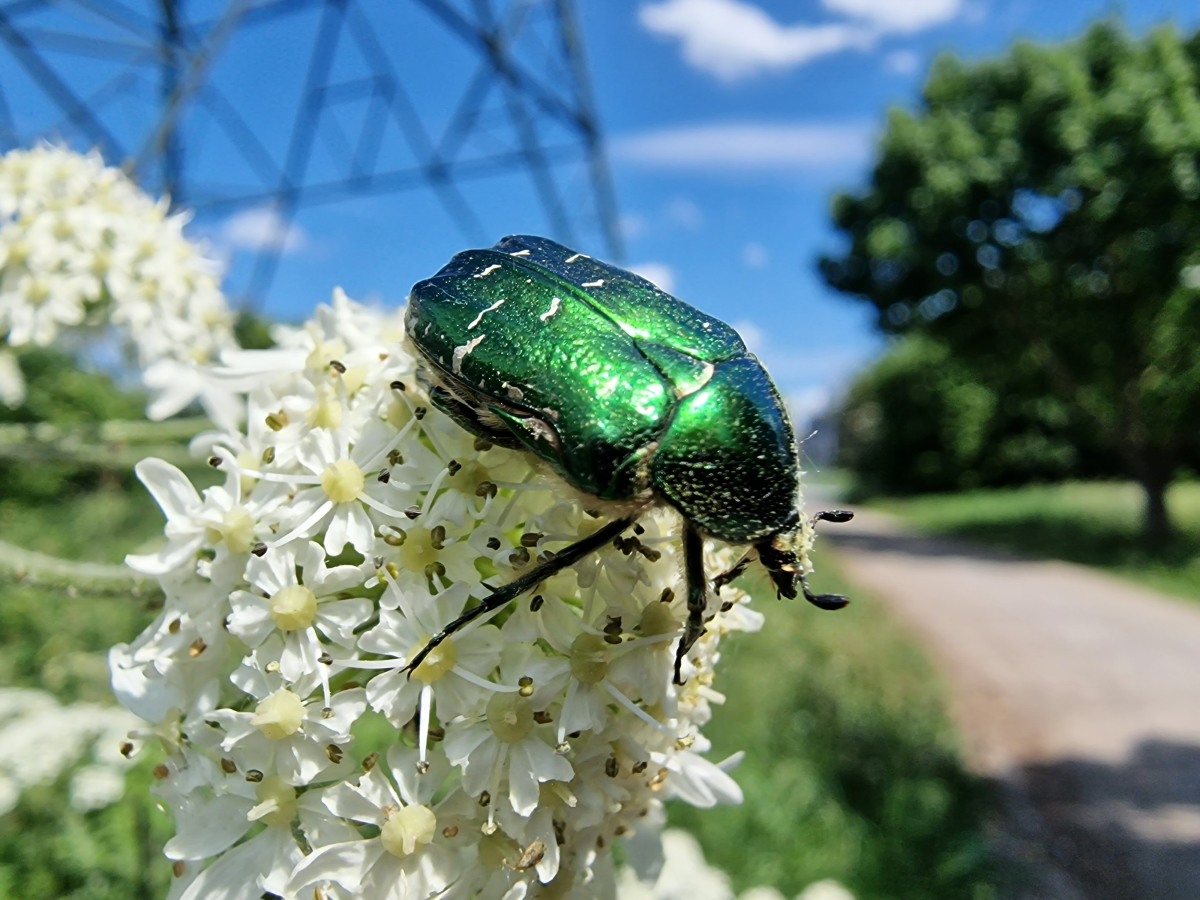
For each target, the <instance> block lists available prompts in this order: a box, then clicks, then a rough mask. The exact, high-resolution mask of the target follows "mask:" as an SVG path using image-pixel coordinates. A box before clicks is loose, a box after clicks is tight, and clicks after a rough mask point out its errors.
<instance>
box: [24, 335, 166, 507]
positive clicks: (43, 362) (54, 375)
mask: <svg viewBox="0 0 1200 900" xmlns="http://www.w3.org/2000/svg"><path fill="white" fill-rule="evenodd" d="M18 360H19V362H20V366H21V371H22V374H23V375H24V376H25V382H26V396H25V400H24V401H23V402H22V403H21V405H20V406H17V407H15V408H12V409H10V408H8V407H7V406H5V405H3V404H0V423H23V424H25V423H38V422H53V423H55V424H56V425H62V426H68V427H72V428H80V429H86V428H89V427H93V426H96V425H98V424H99V423H101V422H104V421H107V420H109V419H140V418H142V409H143V407H144V405H145V400H144V398H142V397H140V396H138V395H136V394H133V393H131V392H129V391H125V390H122V389H121V388H120V387H118V386H117V385H116V384H115V383H114V382H113V380H112V378H110V377H109V376H107V375H105V374H102V373H100V372H89V371H85V370H83V369H80V368H79V366H78V365H76V363H75V362H74V360H73V359H72V358H71V357H70V356H68V355H66V354H64V353H60V352H58V351H56V350H53V349H45V348H32V349H25V350H22V351H21V352H20V353H19V354H18ZM113 481H116V482H119V483H121V484H123V485H127V486H131V485H132V484H133V481H132V479H131V478H130V477H129V475H128V473H127V472H124V471H123V470H114V469H111V468H108V467H107V466H105V465H104V460H103V458H102V457H101V458H97V459H95V460H91V461H88V462H79V463H72V464H61V465H36V466H30V465H28V464H27V463H26V462H24V461H22V460H20V459H16V460H10V459H4V458H0V497H2V498H5V499H8V500H17V499H21V498H24V499H27V500H31V501H38V500H40V501H44V502H51V501H53V500H54V499H55V498H57V497H58V496H59V495H61V494H63V493H64V492H67V491H72V490H80V489H89V488H92V487H95V486H97V485H99V484H100V483H102V482H108V483H112V482H113Z"/></svg>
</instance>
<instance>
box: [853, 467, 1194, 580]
mask: <svg viewBox="0 0 1200 900" xmlns="http://www.w3.org/2000/svg"><path fill="white" fill-rule="evenodd" d="M870 505H871V506H872V507H873V508H876V509H880V510H882V511H884V512H889V513H893V514H895V515H898V516H900V517H902V518H904V519H906V520H908V521H909V522H911V523H912V524H913V525H916V526H917V527H918V528H920V529H921V530H922V531H926V532H930V533H935V534H952V535H957V536H960V537H964V538H969V539H971V540H975V541H979V542H981V543H984V544H988V545H990V546H993V547H1000V548H1003V549H1006V550H1011V551H1013V552H1015V553H1018V554H1021V555H1023V556H1029V557H1033V558H1037V559H1061V560H1066V561H1068V562H1075V563H1080V564H1082V565H1086V566H1094V567H1096V568H1099V569H1104V570H1106V571H1109V572H1111V573H1113V574H1114V575H1119V576H1121V577H1124V578H1128V579H1130V580H1133V581H1136V582H1138V583H1140V584H1144V585H1146V586H1148V587H1152V588H1155V589H1157V590H1160V591H1164V592H1166V593H1169V594H1174V595H1176V596H1180V597H1187V598H1191V599H1197V600H1200V483H1197V482H1180V483H1177V484H1175V485H1174V486H1173V487H1172V488H1171V491H1170V493H1169V494H1168V498H1167V505H1168V509H1169V510H1170V513H1171V516H1172V519H1173V521H1174V523H1175V525H1176V534H1175V536H1174V538H1173V539H1172V540H1170V541H1167V542H1165V543H1160V544H1154V543H1148V542H1146V541H1145V540H1144V539H1143V538H1142V537H1141V533H1140V531H1141V511H1142V495H1141V491H1140V489H1139V488H1138V487H1137V486H1136V485H1134V484H1131V483H1127V482H1068V483H1064V484H1056V485H1029V486H1026V487H1020V488H1009V489H997V490H980V491H966V492H963V493H959V494H932V495H926V496H920V497H910V498H903V499H897V498H886V499H873V500H871V501H870Z"/></svg>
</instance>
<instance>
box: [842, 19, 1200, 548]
mask: <svg viewBox="0 0 1200 900" xmlns="http://www.w3.org/2000/svg"><path fill="white" fill-rule="evenodd" d="M1198 66H1200V37H1197V36H1189V37H1183V36H1181V35H1180V34H1179V33H1178V32H1177V31H1176V30H1175V29H1174V28H1172V27H1169V26H1168V27H1164V28H1160V29H1158V30H1156V31H1154V32H1153V33H1151V34H1150V35H1148V36H1147V37H1145V38H1143V39H1138V40H1135V39H1133V38H1131V37H1130V36H1129V35H1127V34H1126V33H1125V32H1124V31H1123V30H1122V29H1121V28H1120V27H1119V26H1118V25H1116V24H1113V23H1104V24H1099V25H1096V26H1094V27H1093V28H1092V29H1091V30H1089V31H1088V32H1087V34H1085V35H1084V36H1083V37H1082V38H1081V39H1079V40H1077V41H1074V42H1071V43H1067V44H1063V45H1060V46H1051V47H1045V46H1036V45H1033V44H1028V43H1023V44H1018V45H1017V46H1016V47H1014V48H1013V49H1012V51H1011V52H1010V53H1009V54H1007V55H1006V56H1004V57H1002V58H1000V59H997V60H993V61H990V62H984V63H979V64H971V65H968V64H966V63H963V62H961V61H959V60H957V59H955V58H954V57H951V56H946V57H943V58H942V59H940V60H939V61H938V62H937V64H936V65H935V66H934V68H933V71H932V72H931V74H930V76H929V80H928V82H927V84H926V86H925V90H924V96H923V101H924V103H923V106H922V108H921V109H919V110H917V111H915V112H905V111H900V110H895V111H893V112H892V113H891V115H890V117H889V120H888V126H887V130H886V133H885V135H884V137H883V140H882V143H881V149H880V156H879V159H878V161H877V164H876V167H875V171H874V174H873V177H872V179H871V184H870V186H869V188H868V189H867V190H866V191H865V192H864V193H863V194H861V195H858V196H849V195H843V196H840V197H838V198H837V199H836V201H835V203H834V221H835V223H836V225H837V227H838V228H839V229H840V230H841V231H842V232H843V234H844V235H845V237H846V238H847V241H848V249H847V250H846V252H845V253H844V254H842V255H840V256H836V257H829V258H826V259H824V260H822V264H821V265H822V270H823V273H824V275H825V277H826V279H827V280H828V281H829V283H830V284H831V285H833V286H834V287H836V288H838V289H839V290H842V291H845V292H847V293H849V294H851V295H853V296H855V297H856V298H858V299H861V300H864V301H866V302H869V303H871V304H873V305H874V306H875V307H876V308H877V310H878V312H879V323H880V326H881V327H882V328H883V329H884V330H886V331H889V332H909V331H923V332H928V333H930V334H932V335H935V336H936V337H938V339H939V340H941V341H943V342H944V343H945V345H946V346H947V347H948V348H949V349H950V350H951V352H952V354H953V356H954V358H955V359H956V360H957V361H959V362H960V363H961V364H962V365H964V366H966V367H968V368H969V369H970V370H971V371H972V372H974V373H975V376H976V378H977V379H979V380H981V381H982V382H984V383H985V384H987V385H988V386H989V387H990V388H991V389H992V390H993V391H994V392H995V393H996V394H998V395H1001V396H1007V395H1010V394H1012V393H1013V392H1014V391H1021V390H1028V389H1030V388H1032V389H1034V390H1036V391H1038V392H1040V393H1041V394H1045V393H1046V392H1052V393H1053V395H1054V396H1055V397H1056V398H1057V400H1058V401H1059V402H1060V403H1062V404H1064V405H1067V406H1069V407H1072V408H1078V409H1079V410H1081V411H1082V412H1083V413H1084V414H1085V415H1086V416H1087V417H1088V419H1089V420H1090V424H1091V427H1092V428H1093V429H1094V431H1095V434H1096V435H1097V436H1098V439H1099V440H1100V442H1101V443H1102V445H1103V446H1105V447H1107V448H1110V452H1111V453H1113V454H1115V455H1117V456H1119V458H1120V459H1121V460H1122V463H1123V465H1124V467H1125V470H1126V471H1127V472H1128V473H1129V474H1131V475H1133V476H1134V477H1135V478H1137V479H1138V481H1139V482H1140V483H1141V484H1142V485H1143V487H1144V488H1145V490H1146V492H1147V499H1148V501H1149V502H1148V512H1149V513H1150V519H1149V521H1148V525H1149V526H1150V528H1151V529H1152V530H1155V531H1157V532H1159V533H1163V532H1165V530H1166V528H1167V521H1166V518H1165V515H1163V514H1162V510H1161V509H1156V506H1159V505H1160V504H1159V501H1161V491H1162V488H1163V487H1164V486H1165V485H1166V484H1167V483H1169V481H1170V480H1171V478H1172V477H1173V476H1174V474H1175V471H1176V469H1177V468H1178V465H1179V461H1180V459H1181V458H1182V457H1183V455H1184V454H1185V453H1187V452H1190V450H1191V449H1193V448H1194V447H1195V446H1196V443H1197V431H1196V429H1195V427H1194V422H1195V421H1196V420H1197V417H1198V416H1200V362H1198V360H1197V354H1196V352H1195V348H1196V346H1197V345H1198V344H1200V268H1196V265H1197V263H1200V203H1198V202H1197V201H1198V200H1200V174H1198V169H1197V159H1200V92H1198V89H1197V84H1198V81H1200V74H1198V72H1200V69H1198ZM1029 396H1031V397H1032V396H1034V395H1032V394H1030V395H1029Z"/></svg>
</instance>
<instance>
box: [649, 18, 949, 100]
mask: <svg viewBox="0 0 1200 900" xmlns="http://www.w3.org/2000/svg"><path fill="white" fill-rule="evenodd" d="M926 2H928V0H926ZM638 21H639V22H641V25H642V27H643V28H645V29H646V30H647V31H650V32H653V33H654V34H658V35H662V36H664V37H668V38H675V39H677V40H679V41H680V42H681V43H682V44H683V56H684V59H686V60H687V61H688V62H689V63H690V64H691V65H693V66H694V67H696V68H697V69H700V70H702V71H705V72H708V73H709V74H712V75H715V76H716V77H717V78H720V79H721V80H723V81H737V80H738V79H741V78H747V77H749V76H752V75H758V74H759V73H761V72H769V71H780V70H785V69H791V68H794V67H796V66H800V65H803V64H804V63H806V62H809V61H810V60H813V59H816V58H817V57H819V56H827V55H828V54H830V53H837V52H839V51H842V50H849V49H859V50H862V49H867V48H869V47H870V46H871V45H872V44H873V43H874V35H873V34H872V33H870V32H869V31H867V30H865V29H864V28H863V27H862V26H860V25H848V24H837V23H830V24H825V25H781V24H779V23H778V22H776V21H775V20H774V19H772V18H771V17H770V16H769V15H767V14H766V13H765V12H763V11H762V10H761V9H759V8H758V7H757V6H755V5H753V4H752V3H746V2H742V0H663V2H661V3H656V4H652V5H645V6H642V7H641V9H640V10H638Z"/></svg>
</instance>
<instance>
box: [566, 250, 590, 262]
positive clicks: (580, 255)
mask: <svg viewBox="0 0 1200 900" xmlns="http://www.w3.org/2000/svg"><path fill="white" fill-rule="evenodd" d="M579 259H591V257H590V256H588V255H587V254H586V253H576V254H575V255H574V256H568V257H567V263H568V265H569V264H570V263H573V262H575V261H576V260H579Z"/></svg>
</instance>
